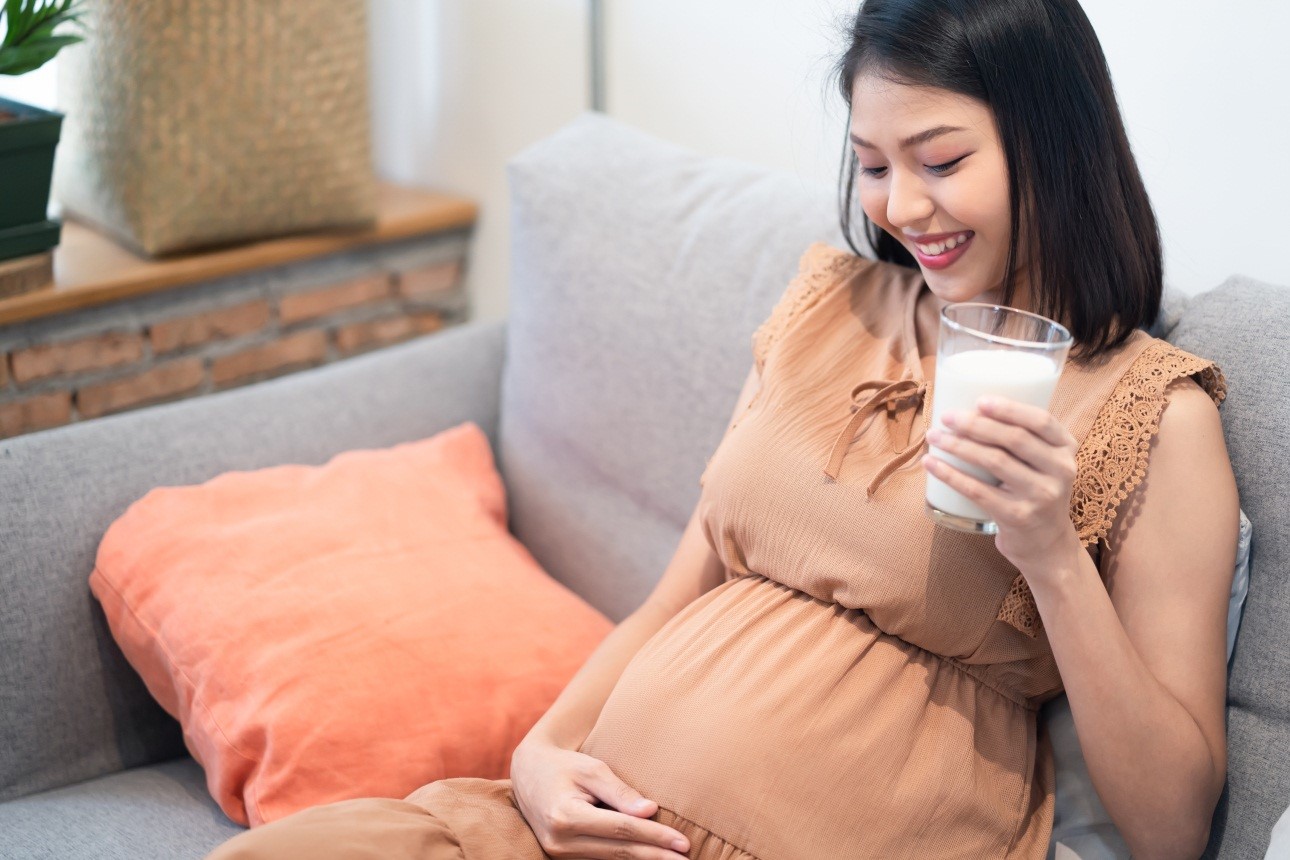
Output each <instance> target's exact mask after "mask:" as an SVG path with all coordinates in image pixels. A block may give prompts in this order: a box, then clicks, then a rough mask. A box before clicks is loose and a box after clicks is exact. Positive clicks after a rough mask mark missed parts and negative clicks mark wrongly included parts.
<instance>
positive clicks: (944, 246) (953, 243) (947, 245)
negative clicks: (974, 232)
mask: <svg viewBox="0 0 1290 860" xmlns="http://www.w3.org/2000/svg"><path fill="white" fill-rule="evenodd" d="M968 238H969V237H968V234H967V233H960V234H958V235H957V236H951V237H950V238H948V239H946V240H945V241H944V242H937V243H935V244H933V245H921V244H918V243H915V244H918V250H920V251H922V252H923V253H924V254H926V255H927V256H929V257H939V256H940V255H941V254H944V253H945V252H946V251H952V250H954V249H955V248H957V247H958V246H959V245H962V244H964V243H965V242H967V240H968Z"/></svg>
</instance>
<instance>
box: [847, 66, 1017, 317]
mask: <svg viewBox="0 0 1290 860" xmlns="http://www.w3.org/2000/svg"><path fill="white" fill-rule="evenodd" d="M851 146H852V149H853V150H854V151H855V153H856V157H857V159H858V162H859V163H858V166H857V170H856V187H857V189H858V195H859V198H860V205H861V206H862V207H863V209H864V211H865V214H866V215H868V216H869V219H870V220H871V221H873V222H874V223H875V224H877V225H878V226H879V227H881V228H882V229H884V230H886V231H887V232H888V233H890V234H891V235H892V236H894V237H895V238H896V239H897V240H898V241H899V242H900V243H901V244H902V245H904V246H905V247H906V248H907V249H909V252H910V253H911V254H913V255H914V259H915V260H917V261H918V265H919V267H920V268H921V269H922V271H923V276H924V277H925V278H926V279H927V285H928V287H930V288H931V290H932V292H933V293H935V294H936V295H937V296H938V297H940V298H941V299H943V300H944V301H946V302H964V301H990V302H997V301H999V299H1000V297H1001V296H1002V289H1001V288H1002V284H1003V277H1004V272H1005V270H1006V268H1007V262H1008V238H1009V235H1008V234H1009V230H1010V228H1011V216H1010V214H1009V211H1008V169H1007V161H1006V159H1005V157H1004V153H1003V147H1002V145H1001V144H1000V142H999V135H998V131H997V130H996V128H995V124H994V117H993V115H992V114H991V112H990V109H989V108H988V107H986V105H984V104H982V103H981V102H979V101H976V100H975V99H972V98H969V97H967V96H964V95H959V94H958V93H953V92H950V91H948V90H940V89H929V88H925V87H915V86H909V85H905V84H900V83H895V82H893V81H890V80H887V79H885V78H883V77H881V76H879V75H874V74H868V73H862V74H860V75H858V76H857V77H856V80H855V83H854V85H853V86H852V90H851ZM951 246H953V247H951ZM1023 247H1024V245H1023ZM1025 293H1026V290H1025V277H1024V271H1023V272H1020V273H1019V277H1018V290H1017V295H1016V297H1015V298H1014V300H1013V304H1014V305H1015V306H1018V307H1025V300H1026V295H1025Z"/></svg>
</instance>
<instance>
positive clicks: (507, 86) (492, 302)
mask: <svg viewBox="0 0 1290 860" xmlns="http://www.w3.org/2000/svg"><path fill="white" fill-rule="evenodd" d="M370 8H371V12H372V14H371V44H372V56H373V61H372V99H373V101H372V115H373V136H374V145H375V156H376V164H377V169H378V171H379V172H380V174H381V175H382V176H384V177H385V178H388V179H393V180H397V181H400V182H407V183H411V184H416V185H424V186H427V187H431V188H438V189H443V190H445V191H452V192H457V193H460V194H463V195H466V196H468V197H472V198H474V199H475V200H477V201H478V202H479V205H480V218H479V223H478V224H477V226H476V231H475V234H474V238H473V240H472V243H471V250H470V260H469V263H468V270H467V273H466V286H467V289H468V290H470V291H471V295H472V304H473V314H472V316H473V318H475V319H496V318H500V317H503V316H505V314H506V310H507V284H508V283H509V278H510V231H509V225H510V207H509V203H508V196H507V189H506V175H505V169H504V168H505V164H506V161H507V159H509V158H510V157H511V156H512V155H514V154H515V153H517V152H519V151H520V150H521V149H523V148H524V147H526V146H528V145H529V144H530V143H532V142H534V141H536V140H538V139H539V138H542V137H544V136H546V135H548V134H550V133H551V132H553V131H555V130H556V129H557V128H559V127H560V126H561V125H563V124H564V123H566V122H568V121H569V120H570V119H572V118H573V117H574V116H576V115H577V114H578V113H580V112H581V111H583V110H585V109H586V108H587V106H588V102H589V95H588V93H589V85H588V72H587V65H588V62H587V35H586V33H587V4H586V3H585V2H584V0H524V2H522V3H521V2H514V0H370Z"/></svg>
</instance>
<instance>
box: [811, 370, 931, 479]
mask: <svg viewBox="0 0 1290 860" xmlns="http://www.w3.org/2000/svg"><path fill="white" fill-rule="evenodd" d="M907 373H908V371H907ZM931 388H932V386H931V383H930V382H928V381H927V380H918V379H913V378H910V377H909V376H906V377H905V378H903V379H895V380H892V379H871V380H868V381H866V382H861V383H860V384H858V385H856V386H855V387H854V388H852V389H851V413H852V414H851V420H850V421H848V422H847V426H846V427H843V428H842V432H841V433H840V434H839V435H838V439H837V441H836V442H834V443H833V450H832V451H831V452H830V454H829V462H828V465H826V466H825V467H824V474H826V475H828V476H829V477H830V478H832V479H833V480H835V481H836V480H837V479H838V473H839V472H840V471H841V469H842V460H843V459H844V458H845V457H846V455H847V450H848V449H849V448H850V447H851V443H852V442H853V441H854V439H855V432H856V428H857V427H859V426H860V422H861V421H863V420H864V417H865V416H866V415H868V414H869V413H871V412H877V411H878V410H879V409H882V408H884V407H885V408H886V410H887V419H888V421H889V422H890V421H896V420H897V415H898V414H899V413H900V412H901V411H904V410H910V409H912V410H913V411H914V412H917V410H918V408H919V407H920V406H921V407H922V410H923V420H922V427H921V428H920V429H919V431H918V432H917V433H915V430H914V427H913V426H912V424H913V422H912V421H911V422H910V423H911V427H910V430H909V434H908V437H907V439H906V441H905V445H904V447H902V448H900V449H898V450H896V451H894V452H893V455H894V456H893V457H892V459H890V460H888V461H887V463H886V464H885V465H884V466H883V467H882V468H881V469H879V470H878V473H877V474H876V475H874V477H873V480H871V481H870V482H869V487H868V490H867V492H866V496H872V495H873V494H874V492H875V491H876V490H877V489H878V487H879V486H880V485H881V484H882V482H883V481H885V480H886V479H887V477H888V476H889V475H891V473H892V472H895V471H896V470H897V469H899V468H900V467H901V466H904V465H905V464H906V463H908V462H909V461H910V460H912V459H913V458H914V457H915V456H916V455H917V454H918V452H919V451H920V450H922V448H923V445H924V444H925V443H926V441H927V438H926V437H927V430H928V428H929V427H930V426H931V415H932V409H931V404H932V399H931ZM875 389H876V390H875ZM866 391H874V393H873V394H872V395H870V396H869V397H868V398H867V399H866V398H863V397H862V395H863V394H864V393H865V392H866ZM888 435H894V434H893V433H892V431H891V430H890V425H889V429H888ZM915 435H917V437H918V438H917V439H915V438H914V437H915Z"/></svg>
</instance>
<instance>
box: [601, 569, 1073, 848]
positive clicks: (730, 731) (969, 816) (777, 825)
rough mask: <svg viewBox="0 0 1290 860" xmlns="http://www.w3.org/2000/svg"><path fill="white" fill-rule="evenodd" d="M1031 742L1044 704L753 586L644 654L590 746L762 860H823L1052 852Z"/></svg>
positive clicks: (729, 586) (708, 608)
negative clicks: (1021, 699)
mask: <svg viewBox="0 0 1290 860" xmlns="http://www.w3.org/2000/svg"><path fill="white" fill-rule="evenodd" d="M1036 748H1037V745H1036V739H1035V713H1034V711H1032V710H1029V709H1027V708H1025V707H1023V706H1022V705H1020V704H1018V703H1016V702H1014V701H1012V700H1010V699H1008V698H1005V697H1004V695H1002V694H1001V693H1000V692H997V691H995V690H994V689H992V688H990V687H988V686H986V685H984V684H982V683H981V682H980V681H978V680H977V679H976V678H974V677H973V676H971V675H969V674H967V673H966V672H965V671H964V670H963V669H961V668H959V667H957V666H955V665H953V664H951V663H948V662H945V661H943V660H941V659H939V658H938V657H936V656H935V655H932V654H929V653H928V652H926V651H923V650H921V649H919V648H916V647H915V646H913V645H910V644H908V643H906V642H903V641H902V640H900V639H896V638H894V637H891V636H888V635H886V634H885V633H883V632H882V631H880V630H878V629H877V628H876V627H874V626H873V624H872V623H871V622H870V621H869V619H868V616H866V615H865V614H864V613H863V612H861V611H858V610H854V609H847V608H844V607H841V606H837V605H836V604H830V603H825V602H823V601H820V600H818V599H816V598H813V597H811V596H809V595H806V594H804V593H803V592H800V591H796V590H794V589H791V588H788V587H786V586H783V585H781V584H779V583H775V582H772V581H770V580H768V579H765V578H764V577H761V576H744V577H740V578H738V579H733V580H730V581H727V582H725V583H723V584H722V585H721V586H719V587H718V588H716V589H713V590H712V591H710V592H708V593H707V594H705V595H704V596H703V597H702V598H700V599H699V600H697V601H695V602H694V603H692V604H691V605H690V606H688V607H686V609H685V610H683V611H682V612H680V613H678V614H677V615H676V616H675V617H674V618H672V619H671V620H670V621H669V622H668V624H667V625H665V626H664V627H663V628H662V629H661V630H659V632H658V633H657V634H656V635H655V636H654V637H652V638H651V639H650V640H649V641H648V642H647V643H646V644H645V645H644V647H642V649H641V650H640V652H638V653H637V655H636V656H635V657H634V658H633V659H632V661H631V663H629V664H628V666H627V668H626V670H625V671H624V672H623V675H622V677H621V678H620V679H619V682H618V683H617V685H615V687H614V690H613V692H612V693H611V694H610V696H609V699H608V701H606V703H605V707H604V709H603V710H602V711H601V714H600V717H599V719H598V720H597V721H596V724H595V726H594V727H593V728H592V730H591V733H590V734H589V735H588V736H587V739H586V741H584V743H583V745H582V747H581V750H582V752H584V753H587V754H588V755H591V756H595V757H596V758H599V759H602V760H603V761H605V762H606V763H607V764H608V765H609V766H610V767H611V768H612V769H613V770H614V772H615V773H616V774H618V776H619V777H621V778H622V779H623V780H624V781H626V782H627V783H628V784H630V785H632V786H634V787H635V788H636V789H637V790H639V791H640V792H641V793H642V794H644V795H645V796H646V797H649V798H651V799H653V800H655V801H657V802H658V803H659V804H660V805H661V806H663V807H666V808H667V809H670V810H673V811H675V812H676V813H677V814H679V815H682V816H684V817H685V818H688V819H690V820H691V821H694V822H696V823H697V824H699V825H700V826H702V827H704V828H705V829H707V830H709V831H710V832H711V833H713V834H714V835H715V836H717V837H719V838H721V839H723V840H726V841H727V842H730V843H731V844H733V845H735V846H738V847H739V848H741V849H742V850H744V851H747V852H748V853H750V854H753V855H755V856H757V857H760V858H762V860H794V858H803V860H805V858H811V860H818V858H821V857H840V856H846V857H882V858H899V857H919V858H929V857H930V858H934V857H949V856H956V857H1041V858H1042V857H1043V856H1044V854H1045V852H1046V849H1047V838H1048V831H1049V829H1050V827H1051V814H1052V804H1051V792H1050V791H1048V788H1049V787H1050V785H1051V781H1050V780H1048V779H1045V780H1043V782H1045V783H1049V785H1048V786H1044V792H1045V793H1043V794H1038V795H1037V794H1036V792H1035V791H1032V787H1033V786H1034V785H1035V780H1034V778H1033V775H1032V772H1033V771H1034V770H1035V754H1036ZM1040 833H1041V836H1035V837H1033V838H1032V837H1031V836H1025V838H1022V837H1023V835H1024V834H1040ZM1036 852H1037V853H1036Z"/></svg>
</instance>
